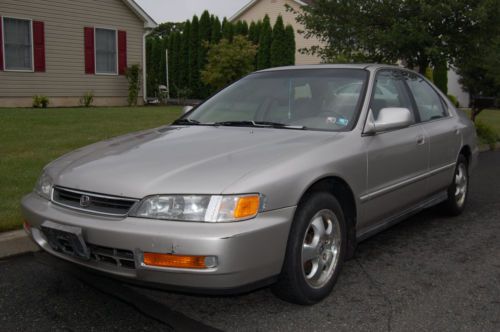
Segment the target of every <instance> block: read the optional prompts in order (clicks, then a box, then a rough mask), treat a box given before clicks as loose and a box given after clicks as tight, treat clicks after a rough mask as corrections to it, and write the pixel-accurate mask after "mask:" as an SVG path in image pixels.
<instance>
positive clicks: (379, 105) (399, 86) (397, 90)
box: [370, 70, 413, 119]
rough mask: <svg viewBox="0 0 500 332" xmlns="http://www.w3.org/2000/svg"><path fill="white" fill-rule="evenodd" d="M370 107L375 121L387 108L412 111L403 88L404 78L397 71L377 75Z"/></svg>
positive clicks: (385, 71) (387, 71)
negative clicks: (381, 111) (382, 110)
mask: <svg viewBox="0 0 500 332" xmlns="http://www.w3.org/2000/svg"><path fill="white" fill-rule="evenodd" d="M370 107H371V110H372V112H373V116H374V117H375V119H377V118H378V115H379V113H380V110H381V109H383V108H387V107H398V108H407V109H409V110H410V111H411V110H412V107H411V100H410V98H409V96H408V93H407V92H406V88H405V86H404V77H403V75H402V74H401V73H400V72H399V71H393V70H384V71H381V72H379V73H378V74H377V78H376V81H375V87H374V94H373V97H372V100H371V104H370ZM412 115H413V112H412Z"/></svg>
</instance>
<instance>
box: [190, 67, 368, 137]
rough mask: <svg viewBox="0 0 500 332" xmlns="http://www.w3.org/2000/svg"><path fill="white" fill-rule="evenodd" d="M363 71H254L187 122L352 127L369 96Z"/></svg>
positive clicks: (194, 114)
mask: <svg viewBox="0 0 500 332" xmlns="http://www.w3.org/2000/svg"><path fill="white" fill-rule="evenodd" d="M367 78H368V72H367V71H365V70H362V69H296V70H283V71H271V72H262V73H255V74H252V75H249V76H247V77H245V78H243V79H242V80H240V81H238V82H236V83H234V84H232V85H231V86H229V87H228V88H226V89H224V90H223V91H221V92H220V93H218V94H217V95H215V96H214V97H212V98H211V99H209V100H208V101H207V102H205V103H203V104H202V105H200V106H199V107H198V108H196V109H195V110H194V111H192V112H191V113H190V114H188V115H187V116H186V117H184V119H183V120H180V121H183V123H184V124H193V125H194V124H197V125H203V124H205V125H210V124H211V125H231V126H237V125H243V126H259V125H260V126H272V127H275V128H290V129H298V128H300V129H318V130H331V131H346V130H351V129H352V127H353V126H354V124H355V122H356V119H357V116H358V113H359V109H360V107H361V103H362V99H363V98H362V96H363V95H364V91H365V86H366V81H367Z"/></svg>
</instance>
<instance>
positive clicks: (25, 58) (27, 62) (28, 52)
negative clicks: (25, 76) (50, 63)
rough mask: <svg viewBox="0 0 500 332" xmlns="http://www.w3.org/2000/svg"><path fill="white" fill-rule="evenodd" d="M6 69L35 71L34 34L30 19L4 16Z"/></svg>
mask: <svg viewBox="0 0 500 332" xmlns="http://www.w3.org/2000/svg"><path fill="white" fill-rule="evenodd" d="M3 40H4V45H3V47H4V54H5V55H4V57H5V70H22V71H33V34H32V26H31V21H30V20H22V19H16V18H8V17H4V18H3Z"/></svg>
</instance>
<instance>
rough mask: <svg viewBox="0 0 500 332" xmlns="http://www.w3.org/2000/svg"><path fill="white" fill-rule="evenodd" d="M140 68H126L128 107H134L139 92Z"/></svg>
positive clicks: (134, 66) (137, 66)
mask: <svg viewBox="0 0 500 332" xmlns="http://www.w3.org/2000/svg"><path fill="white" fill-rule="evenodd" d="M140 73H141V67H139V65H132V66H130V67H128V68H127V72H126V74H125V75H126V77H127V80H128V99H127V101H128V105H129V106H136V105H137V99H138V97H139V90H140V83H141V78H140Z"/></svg>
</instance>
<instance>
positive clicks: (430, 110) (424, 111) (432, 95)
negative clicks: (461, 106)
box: [407, 74, 447, 122]
mask: <svg viewBox="0 0 500 332" xmlns="http://www.w3.org/2000/svg"><path fill="white" fill-rule="evenodd" d="M407 82H408V86H409V88H410V90H411V93H412V94H413V97H414V98H415V102H416V104H417V108H418V113H419V115H420V121H422V122H425V121H430V120H434V119H440V118H443V117H446V116H447V113H446V110H445V108H444V105H443V102H442V100H441V98H440V97H439V95H438V94H437V92H436V91H434V89H433V88H432V87H431V86H430V84H429V83H427V82H426V81H425V80H424V79H423V78H421V77H419V76H417V75H414V74H410V75H409V76H408V79H407Z"/></svg>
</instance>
